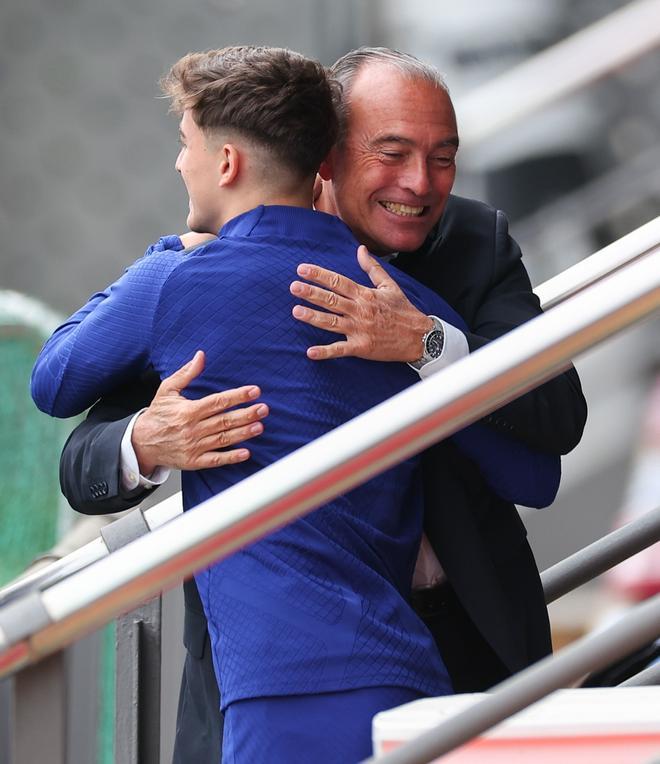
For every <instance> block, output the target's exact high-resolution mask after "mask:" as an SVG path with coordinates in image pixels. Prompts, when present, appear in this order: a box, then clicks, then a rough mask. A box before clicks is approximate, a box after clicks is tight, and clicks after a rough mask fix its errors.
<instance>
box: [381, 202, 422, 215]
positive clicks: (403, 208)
mask: <svg viewBox="0 0 660 764" xmlns="http://www.w3.org/2000/svg"><path fill="white" fill-rule="evenodd" d="M380 204H381V205H382V206H383V207H385V209H386V210H389V211H390V212H393V213H394V214H395V215H403V216H404V217H417V216H418V215H421V214H422V212H424V207H410V206H409V205H407V204H400V203H399V202H380Z"/></svg>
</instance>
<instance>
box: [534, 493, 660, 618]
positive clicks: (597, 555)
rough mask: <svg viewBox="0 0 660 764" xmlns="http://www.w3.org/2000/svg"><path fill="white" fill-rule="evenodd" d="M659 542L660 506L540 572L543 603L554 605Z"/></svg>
mask: <svg viewBox="0 0 660 764" xmlns="http://www.w3.org/2000/svg"><path fill="white" fill-rule="evenodd" d="M657 541H660V507H658V508H657V509H654V510H653V511H651V512H648V513H647V514H645V515H644V516H643V517H640V518H638V519H637V520H635V522H632V523H628V525H624V526H623V527H622V528H618V529H617V530H615V531H612V533H608V534H607V536H603V538H600V539H598V541H594V542H593V544H589V546H585V547H584V548H583V549H580V550H579V551H577V552H575V554H572V555H571V556H570V557H567V558H566V559H565V560H561V561H560V562H558V563H557V564H556V565H553V566H552V567H550V568H548V569H547V570H544V571H543V573H541V583H542V584H543V592H544V594H545V601H546V602H548V603H550V602H554V601H555V600H556V599H559V597H563V595H564V594H566V593H567V592H570V591H571V590H572V589H576V588H577V587H578V586H582V584H586V583H587V581H591V579H592V578H596V576H599V575H600V574H601V573H604V572H605V571H606V570H609V569H610V568H613V567H614V566H615V565H618V564H619V563H620V562H623V560H625V559H627V558H628V557H632V555H634V554H637V552H641V551H642V549H646V548H647V547H649V546H651V545H652V544H655V543H656V542H657Z"/></svg>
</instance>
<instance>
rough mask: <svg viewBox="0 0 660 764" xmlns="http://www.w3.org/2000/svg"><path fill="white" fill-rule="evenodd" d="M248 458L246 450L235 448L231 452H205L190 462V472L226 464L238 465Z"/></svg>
mask: <svg viewBox="0 0 660 764" xmlns="http://www.w3.org/2000/svg"><path fill="white" fill-rule="evenodd" d="M249 458H250V452H249V450H248V449H247V448H235V449H233V450H231V451H207V452H206V453H204V454H202V455H201V456H199V457H197V459H195V460H193V461H191V464H190V467H188V468H187V469H191V470H206V469H211V468H212V467H224V466H226V465H228V464H239V463H240V462H244V461H247V460H248V459H249Z"/></svg>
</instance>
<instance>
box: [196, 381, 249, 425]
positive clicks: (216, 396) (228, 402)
mask: <svg viewBox="0 0 660 764" xmlns="http://www.w3.org/2000/svg"><path fill="white" fill-rule="evenodd" d="M260 395H261V390H260V389H259V388H258V387H257V386H256V385H244V386H243V387H236V388H234V389H232V390H223V391H222V392H221V393H212V394H211V395H207V396H205V397H204V398H200V399H199V400H198V401H195V407H196V409H197V415H198V417H199V418H200V419H201V418H206V417H210V416H213V415H214V414H219V413H220V412H221V411H225V410H226V409H230V408H233V407H234V406H240V405H241V404H242V403H251V402H252V401H254V400H255V398H258V397H259V396H260Z"/></svg>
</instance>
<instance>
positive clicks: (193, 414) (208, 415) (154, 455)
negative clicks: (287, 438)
mask: <svg viewBox="0 0 660 764" xmlns="http://www.w3.org/2000/svg"><path fill="white" fill-rule="evenodd" d="M204 360H205V359H204V353H203V352H202V351H201V350H198V351H197V352H196V353H195V356H194V357H193V359H192V361H190V362H189V363H187V364H186V365H185V366H182V367H181V368H180V369H179V370H178V371H175V372H174V374H172V375H171V376H169V377H167V378H166V379H164V380H163V381H162V382H161V385H160V387H159V388H158V391H157V392H156V395H155V397H154V399H153V401H152V402H151V405H150V406H149V408H148V409H147V410H146V411H144V412H143V413H142V414H140V416H139V417H138V418H137V420H136V422H135V427H134V428H133V435H132V441H131V442H132V444H133V448H134V449H135V454H136V456H137V459H138V464H139V467H140V473H141V474H142V475H150V474H151V473H152V472H153V470H154V469H155V468H156V467H157V466H161V467H170V468H173V469H181V470H199V469H206V468H208V467H222V466H223V465H225V464H235V463H237V462H244V461H245V460H246V459H249V457H250V452H249V451H248V449H247V448H239V449H232V450H225V451H218V449H221V448H222V449H226V448H228V446H233V445H235V444H236V443H240V442H241V441H244V440H248V439H249V438H253V437H255V436H256V435H260V434H261V433H262V432H263V429H264V427H263V424H262V423H261V422H260V421H259V420H261V419H263V418H264V417H265V416H267V415H268V406H266V405H265V404H264V403H255V404H254V405H252V406H247V407H244V408H239V409H236V410H234V411H227V409H229V408H232V407H233V406H238V405H239V404H241V403H249V402H250V401H253V400H254V399H255V398H258V397H259V396H260V395H261V390H260V389H259V388H258V387H256V386H255V385H248V386H246V387H239V388H237V389H235V390H224V391H223V392H221V393H214V394H213V395H207V396H206V397H205V398H201V399H200V400H197V401H190V400H188V399H187V398H184V397H183V396H182V395H181V391H182V390H183V389H184V388H185V387H187V386H188V385H189V384H190V382H192V380H193V379H195V377H197V376H199V375H200V374H201V373H202V371H203V369H204Z"/></svg>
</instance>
